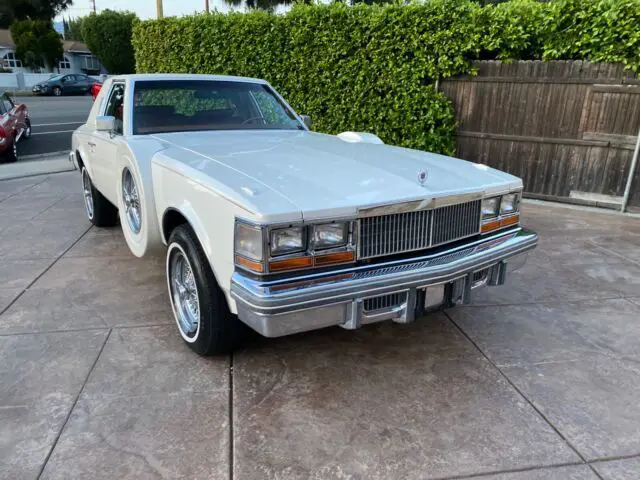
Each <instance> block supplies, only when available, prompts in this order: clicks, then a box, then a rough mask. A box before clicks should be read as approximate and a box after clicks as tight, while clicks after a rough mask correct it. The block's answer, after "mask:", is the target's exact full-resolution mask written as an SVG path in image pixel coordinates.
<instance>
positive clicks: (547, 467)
mask: <svg viewBox="0 0 640 480" xmlns="http://www.w3.org/2000/svg"><path fill="white" fill-rule="evenodd" d="M583 465H584V463H581V462H563V463H553V464H550V465H534V466H531V467H522V468H517V467H516V468H507V469H504V470H490V471H486V472H481V473H464V474H462V475H453V476H447V477H435V478H433V479H431V480H462V479H465V478H476V477H488V476H492V475H500V474H503V473H521V472H535V471H538V470H551V469H554V468H560V467H580V466H583Z"/></svg>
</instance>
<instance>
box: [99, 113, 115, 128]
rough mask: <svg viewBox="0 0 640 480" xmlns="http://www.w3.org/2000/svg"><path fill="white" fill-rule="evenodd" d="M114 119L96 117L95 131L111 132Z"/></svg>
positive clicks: (107, 116) (101, 116) (103, 116)
mask: <svg viewBox="0 0 640 480" xmlns="http://www.w3.org/2000/svg"><path fill="white" fill-rule="evenodd" d="M115 121H116V118H115V117H112V116H109V115H98V116H97V117H96V131H98V132H112V131H113V127H114V125H115Z"/></svg>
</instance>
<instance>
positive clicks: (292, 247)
mask: <svg viewBox="0 0 640 480" xmlns="http://www.w3.org/2000/svg"><path fill="white" fill-rule="evenodd" d="M270 240H271V255H286V254H288V253H297V252H301V251H303V250H304V232H303V230H302V227H289V228H278V229H276V230H271V239H270Z"/></svg>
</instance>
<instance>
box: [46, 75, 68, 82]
mask: <svg viewBox="0 0 640 480" xmlns="http://www.w3.org/2000/svg"><path fill="white" fill-rule="evenodd" d="M62 77H64V75H55V76H53V77H50V78H47V82H57V81H58V80H60V79H61V78H62Z"/></svg>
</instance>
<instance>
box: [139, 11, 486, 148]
mask: <svg viewBox="0 0 640 480" xmlns="http://www.w3.org/2000/svg"><path fill="white" fill-rule="evenodd" d="M479 8H480V7H479V6H477V5H476V4H474V3H472V2H464V1H463V2H459V1H456V0H432V1H430V2H429V3H426V4H420V5H418V4H412V5H408V6H399V5H393V6H384V7H381V6H365V5H358V6H354V7H349V6H346V5H344V4H332V5H324V6H306V5H299V6H295V7H294V8H293V9H292V10H291V11H290V12H289V13H287V14H286V15H273V14H269V13H265V12H252V13H245V14H242V13H232V14H228V15H222V14H213V15H197V16H193V17H186V18H177V19H176V18H168V19H163V20H154V21H147V22H142V23H140V24H139V25H137V26H136V28H135V29H134V36H133V45H134V47H135V51H136V63H137V69H138V71H141V72H194V73H218V74H232V75H242V76H250V77H259V78H265V79H266V80H268V81H269V82H270V83H271V84H272V85H274V87H275V88H276V89H277V90H278V91H279V92H280V93H281V94H282V95H283V96H284V97H285V98H286V99H287V100H288V101H289V102H290V103H291V104H292V106H293V107H294V108H295V109H296V110H297V111H299V112H301V113H306V114H309V115H311V116H312V117H313V119H314V128H317V129H318V130H320V131H323V132H327V133H339V132H341V131H345V130H356V131H363V130H366V131H371V132H374V133H376V134H377V135H379V136H380V137H381V138H382V139H383V140H384V141H385V142H388V143H393V144H396V145H403V146H407V147H413V148H420V149H427V150H432V151H437V152H443V153H452V152H453V148H454V138H453V133H454V116H453V108H452V106H451V103H450V102H449V100H448V99H447V98H446V97H445V96H444V95H442V94H441V93H439V92H436V91H435V89H434V85H433V84H434V81H435V79H436V78H438V77H439V76H443V75H444V76H449V75H456V74H460V73H466V72H468V68H469V67H468V58H469V57H470V56H472V55H470V52H472V51H474V49H476V48H477V45H478V44H479V32H477V29H476V27H475V26H474V22H473V21H472V20H473V18H474V15H475V13H476V11H477V9H479Z"/></svg>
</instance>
